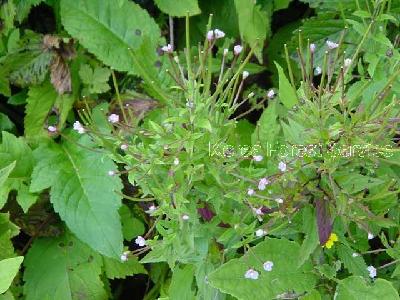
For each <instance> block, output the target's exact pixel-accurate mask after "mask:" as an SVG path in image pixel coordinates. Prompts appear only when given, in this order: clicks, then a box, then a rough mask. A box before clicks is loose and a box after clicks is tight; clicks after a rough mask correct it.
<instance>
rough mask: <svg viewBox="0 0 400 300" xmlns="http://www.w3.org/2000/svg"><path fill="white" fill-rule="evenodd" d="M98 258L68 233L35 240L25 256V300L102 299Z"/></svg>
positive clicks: (103, 299) (105, 296) (99, 259)
mask: <svg viewBox="0 0 400 300" xmlns="http://www.w3.org/2000/svg"><path fill="white" fill-rule="evenodd" d="M101 264H102V261H101V258H100V256H99V255H97V254H96V253H94V252H93V251H92V250H91V249H90V248H89V247H87V246H86V245H85V244H83V243H82V242H80V241H79V240H78V239H76V238H75V237H74V236H73V235H71V234H65V235H64V236H62V237H59V238H42V239H37V240H35V242H34V243H33V244H32V247H31V249H30V250H29V252H28V254H27V256H26V258H25V262H24V265H25V273H24V281H25V285H24V294H25V295H26V300H44V299H63V300H64V299H65V300H75V299H76V300H78V299H88V300H106V299H108V297H107V295H106V293H105V291H104V288H103V282H102V281H101V279H100V274H101Z"/></svg>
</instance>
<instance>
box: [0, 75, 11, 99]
mask: <svg viewBox="0 0 400 300" xmlns="http://www.w3.org/2000/svg"><path fill="white" fill-rule="evenodd" d="M0 94H3V95H4V96H6V97H9V96H11V90H10V83H9V82H8V78H7V72H6V70H4V69H0Z"/></svg>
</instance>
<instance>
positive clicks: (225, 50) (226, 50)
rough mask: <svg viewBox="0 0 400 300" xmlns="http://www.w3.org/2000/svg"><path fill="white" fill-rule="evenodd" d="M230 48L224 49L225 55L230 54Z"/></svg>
mask: <svg viewBox="0 0 400 300" xmlns="http://www.w3.org/2000/svg"><path fill="white" fill-rule="evenodd" d="M228 52H229V50H228V49H227V48H225V49H224V56H227V55H228Z"/></svg>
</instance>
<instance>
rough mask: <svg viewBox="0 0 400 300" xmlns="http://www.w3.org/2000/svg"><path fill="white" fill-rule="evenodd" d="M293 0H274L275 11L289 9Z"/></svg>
mask: <svg viewBox="0 0 400 300" xmlns="http://www.w3.org/2000/svg"><path fill="white" fill-rule="evenodd" d="M291 1H292V0H274V10H275V11H277V10H280V9H285V8H288V6H289V3H290V2H291Z"/></svg>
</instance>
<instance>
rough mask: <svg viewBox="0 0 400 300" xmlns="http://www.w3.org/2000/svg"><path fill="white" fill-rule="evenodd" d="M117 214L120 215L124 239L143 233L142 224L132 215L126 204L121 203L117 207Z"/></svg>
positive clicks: (128, 239)
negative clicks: (118, 207) (119, 206)
mask: <svg viewBox="0 0 400 300" xmlns="http://www.w3.org/2000/svg"><path fill="white" fill-rule="evenodd" d="M119 214H120V216H121V223H122V233H123V236H124V239H125V240H127V241H130V240H132V239H133V238H134V237H137V236H138V235H143V234H144V233H145V230H146V229H145V227H144V224H143V223H142V222H141V221H140V220H139V219H137V218H134V217H133V215H132V213H131V211H130V210H129V208H128V207H127V206H126V205H122V207H121V208H120V209H119Z"/></svg>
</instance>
